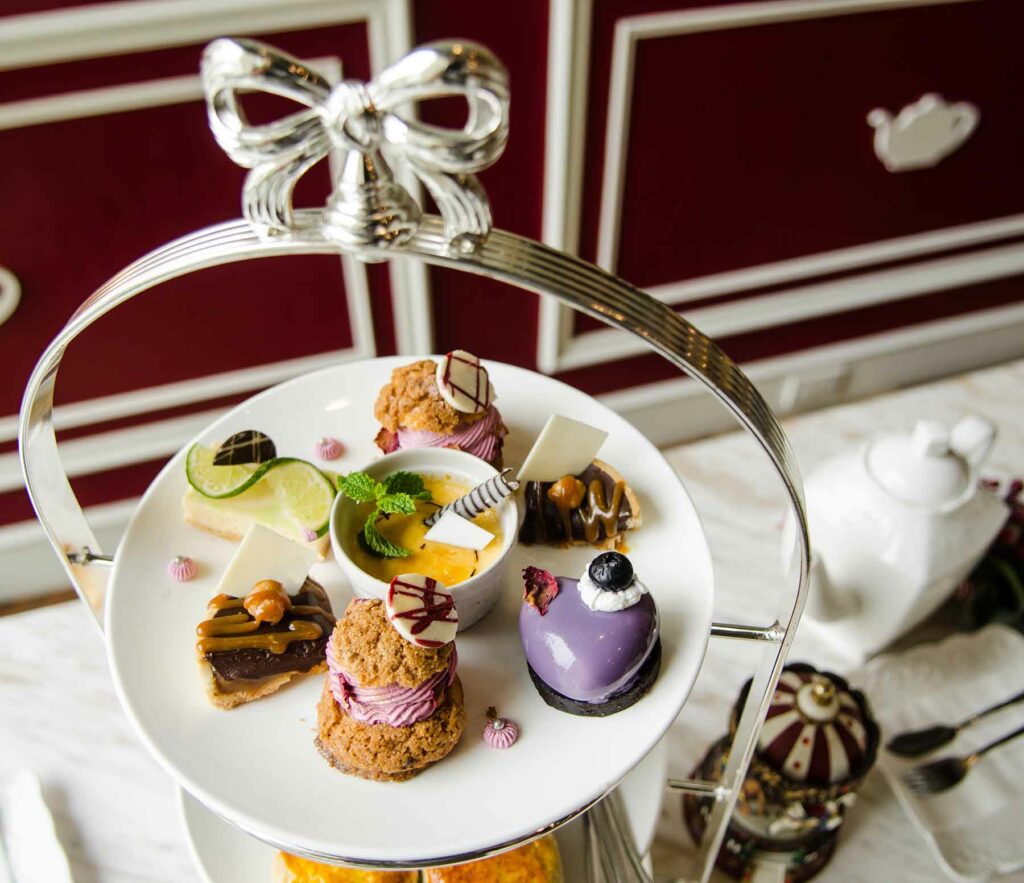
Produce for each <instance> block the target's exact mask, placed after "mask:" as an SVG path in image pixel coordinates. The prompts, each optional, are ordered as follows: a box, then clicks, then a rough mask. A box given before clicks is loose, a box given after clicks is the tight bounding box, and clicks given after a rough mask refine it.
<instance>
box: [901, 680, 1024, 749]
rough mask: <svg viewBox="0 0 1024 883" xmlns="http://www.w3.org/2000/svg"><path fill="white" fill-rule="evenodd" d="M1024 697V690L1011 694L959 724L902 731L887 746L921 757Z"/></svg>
mask: <svg viewBox="0 0 1024 883" xmlns="http://www.w3.org/2000/svg"><path fill="white" fill-rule="evenodd" d="M1022 699H1024V690H1022V691H1021V692H1020V693H1018V694H1017V695H1016V696H1011V697H1010V698H1009V699H1006V700H1004V701H1003V702H1000V703H999V704H998V705H993V706H991V707H989V708H986V709H984V710H983V711H979V712H978V713H977V714H975V715H972V716H971V717H969V718H967V719H966V720H963V721H961V722H960V723H958V724H954V725H952V726H951V725H949V724H936V725H935V726H933V727H925V728H923V729H920V730H911V731H910V732H907V733H900V734H899V735H898V736H893V738H892V739H890V740H889V743H888V744H887V745H886V746H885V747H886V748H888V749H889V751H891V752H892V753H893V754H898V755H899V756H900V757H920V756H921V755H922V754H927V753H928V752H929V751H934V750H935V749H936V748H941V747H942V746H943V745H948V744H949V743H950V742H952V741H953V739H955V738H956V734H957V733H959V732H960V731H961V730H963V729H966V728H967V727H969V726H971V725H972V724H974V723H975V722H977V721H979V720H981V719H982V718H983V717H985V716H986V715H989V714H992V712H994V711H999V709H1000V708H1006V707H1007V706H1008V705H1013V704H1014V703H1016V702H1020V701H1021V700H1022Z"/></svg>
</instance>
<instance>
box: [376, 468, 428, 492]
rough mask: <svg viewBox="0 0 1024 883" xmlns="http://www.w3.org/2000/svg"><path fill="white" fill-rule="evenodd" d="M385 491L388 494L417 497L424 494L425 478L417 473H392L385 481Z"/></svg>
mask: <svg viewBox="0 0 1024 883" xmlns="http://www.w3.org/2000/svg"><path fill="white" fill-rule="evenodd" d="M384 491H385V493H388V494H409V496H416V495H417V494H421V493H423V476H422V475H417V474H416V473H415V472H392V473H391V474H390V475H389V476H388V477H387V478H385V479H384Z"/></svg>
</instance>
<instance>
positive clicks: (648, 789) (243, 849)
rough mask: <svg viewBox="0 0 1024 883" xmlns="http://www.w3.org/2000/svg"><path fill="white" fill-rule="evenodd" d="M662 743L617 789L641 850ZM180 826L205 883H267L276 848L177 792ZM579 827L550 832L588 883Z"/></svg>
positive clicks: (649, 829)
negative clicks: (242, 881) (242, 882)
mask: <svg viewBox="0 0 1024 883" xmlns="http://www.w3.org/2000/svg"><path fill="white" fill-rule="evenodd" d="M665 761H666V746H665V742H664V740H662V741H661V742H659V743H658V744H657V745H656V746H655V747H654V750H653V751H651V753H650V754H648V755H647V757H645V758H644V759H643V760H642V761H641V762H640V764H639V765H638V766H637V767H636V768H635V769H633V770H632V772H630V774H629V775H628V776H626V778H625V779H623V781H622V783H621V784H620V785H619V793H620V794H621V795H622V801H623V804H624V805H625V807H626V815H627V816H628V817H629V824H630V827H631V828H632V829H633V836H634V839H635V841H636V843H637V844H638V846H639V848H640V852H646V851H647V850H648V849H650V846H651V843H652V842H653V841H654V830H655V827H656V826H657V824H658V813H659V810H660V809H661V798H662V794H663V791H664V787H665V768H666V763H665ZM178 798H179V806H180V809H181V817H182V822H183V824H184V826H185V832H186V835H187V837H188V844H189V849H190V850H191V852H192V858H193V860H194V861H195V863H196V867H197V868H198V869H199V873H200V876H201V877H202V879H203V881H204V883H237V881H239V880H245V881H246V883H264V881H267V883H269V881H270V879H271V874H270V871H271V866H272V864H273V861H274V855H275V854H276V853H277V850H276V849H275V848H274V847H272V846H268V845H267V844H266V843H261V842H260V841H259V840H257V839H256V838H254V837H251V836H250V835H248V834H246V833H245V831H243V830H242V829H241V828H236V827H235V826H234V825H231V824H229V823H228V822H225V821H224V819H222V818H220V817H218V816H217V815H215V814H214V813H212V812H210V810H208V809H207V808H206V807H205V806H203V805H202V804H201V803H200V802H199V801H198V800H196V799H195V798H194V797H192V796H191V795H190V794H188V793H187V792H185V791H182V790H179V791H178ZM583 837H584V833H583V824H582V821H581V820H579V819H577V820H576V821H573V822H570V823H569V824H568V825H563V826H562V827H561V828H559V829H558V831H556V832H555V838H556V839H557V840H558V848H559V852H561V854H562V868H563V870H564V872H565V873H564V876H565V879H566V880H569V881H572V883H581V881H584V880H586V879H587V870H586V861H585V853H584V842H583Z"/></svg>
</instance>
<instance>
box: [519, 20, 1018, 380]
mask: <svg viewBox="0 0 1024 883" xmlns="http://www.w3.org/2000/svg"><path fill="white" fill-rule="evenodd" d="M963 2H978V0H830V2H828V3H822V2H820V0H779V2H762V3H741V4H735V5H724V6H714V7H706V8H697V9H685V10H677V11H669V12H664V13H654V14H650V15H639V16H631V17H628V18H622V19H620V20H619V21H618V22H617V23H616V29H615V34H614V38H613V50H612V72H611V82H610V86H609V97H608V114H607V123H606V131H605V162H604V169H603V179H602V188H601V194H600V215H599V229H598V260H597V263H598V264H599V265H601V266H603V267H605V268H606V269H609V270H611V271H612V272H614V269H615V264H616V256H617V248H618V241H619V223H620V215H621V209H620V206H621V194H622V186H623V178H624V169H625V167H626V161H627V157H626V149H627V136H628V129H629V107H630V104H631V101H632V89H633V60H634V57H635V51H636V46H637V44H638V43H639V41H641V40H644V39H648V38H657V37H664V36H682V35H685V34H691V33H700V32H705V31H712V30H724V29H728V28H737V27H749V26H755V25H762V24H771V23H778V22H785V21H796V20H800V19H809V18H823V17H834V16H843V15H853V14H857V13H862V12H876V11H880V10H888V9H898V8H911V7H921V6H937V5H945V4H952V3H963ZM592 3H593V0H554V2H553V3H552V11H551V17H550V25H549V32H550V34H551V37H550V41H551V50H550V51H551V53H556V52H557V53H558V54H557V55H554V54H553V55H552V58H553V62H552V65H551V66H550V67H549V70H550V74H549V82H548V120H547V130H546V133H547V134H546V138H547V152H546V155H545V192H544V211H545V227H544V238H545V241H546V242H548V243H549V244H551V245H553V246H555V247H560V248H566V249H567V250H570V251H575V250H576V246H577V245H578V242H577V239H578V230H579V216H580V213H581V210H582V194H581V191H580V190H579V189H574V181H575V180H576V178H577V177H578V176H579V175H580V174H581V173H582V149H583V144H584V141H585V131H584V129H583V123H582V115H583V114H585V112H586V84H587V65H588V60H587V58H586V52H587V51H589V46H590V21H591V9H592ZM573 47H576V49H577V51H575V52H574V51H573ZM579 47H584V51H583V54H582V56H581V54H580V51H579ZM559 162H561V163H562V164H563V165H567V168H568V170H567V169H559V168H557V167H555V166H556V164H557V163H559ZM1022 233H1024V215H1015V216H1010V217H1007V218H999V219H996V220H993V221H984V222H979V223H975V224H967V225H963V226H958V227H953V228H948V229H946V230H937V231H929V232H926V233H921V234H916V235H913V236H906V237H900V238H897V239H891V240H886V241H881V242H874V243H869V244H865V245H860V246H853V247H850V248H844V249H839V250H836V251H832V252H825V253H820V254H812V255H806V256H802V257H800V258H796V259H792V260H785V261H778V262H774V263H770V264H763V265H759V266H753V267H745V268H742V269H739V270H735V271H731V272H727V273H720V274H715V275H711V276H705V277H700V278H696V279H689V280H682V281H679V282H672V283H666V284H663V285H658V286H654V287H652V288H651V289H650V293H651V294H653V295H654V296H655V297H657V298H658V299H659V300H662V301H663V302H665V303H668V304H671V305H673V306H677V305H681V304H685V303H687V302H690V301H693V300H696V299H699V298H704V297H712V296H716V295H719V294H729V293H736V292H742V291H745V290H750V289H754V288H759V287H764V286H768V285H786V284H788V283H796V282H800V281H802V280H809V279H812V278H814V277H815V276H820V275H824V274H830V273H837V272H849V271H850V270H858V269H865V270H866V269H870V268H871V267H872V266H874V265H877V264H879V263H883V262H889V261H903V260H908V259H912V258H918V257H922V256H926V255H929V254H936V253H939V252H942V251H947V250H949V249H953V248H959V247H967V246H976V245H982V244H985V243H988V242H995V241H998V240H999V239H1003V238H1008V237H1012V236H1018V235H1020V234H1022ZM962 260H964V261H972V262H973V264H972V267H971V269H969V270H967V271H965V274H964V275H965V276H967V277H970V278H969V280H968V281H982V280H984V279H991V278H998V277H999V276H1002V275H1008V274H1012V273H1016V272H1018V269H1017V258H1016V257H1012V256H1008V257H1006V259H1005V260H993V259H992V256H991V255H982V256H980V257H976V256H968V257H966V258H963V259H962ZM918 266H920V268H921V270H922V276H921V279H920V280H918V281H917V282H914V281H913V280H911V279H910V278H909V274H910V273H912V271H909V272H908V271H907V270H905V269H900V270H894V271H891V272H892V273H895V274H896V275H895V276H892V277H889V276H882V275H881V274H876V275H872V276H870V277H866V282H865V286H866V284H868V281H870V282H872V283H882V284H887V283H889V282H896V283H898V284H900V285H901V286H902V288H901V289H900V290H899V291H897V292H896V293H894V299H896V298H899V297H909V296H913V294H911V293H907V292H908V291H909V290H910V289H914V293H925V292H926V291H928V290H937V289H929V288H927V287H925V286H926V285H927V284H930V283H931V282H933V281H939V282H941V281H942V279H941V278H940V277H939V276H938V275H937V274H936V273H935V272H934V269H935V268H934V267H929V266H927V265H924V264H921V265H918ZM865 286H861V285H858V284H857V283H856V282H849V281H844V282H843V284H839V283H831V284H829V283H823V284H822V285H821V286H814V285H810V286H804V287H802V288H794V289H790V290H788V291H786V292H780V293H773V294H771V295H770V296H767V297H766V298H765V300H764V302H763V303H760V304H759V303H757V299H755V298H750V299H747V300H743V301H737V302H734V303H732V304H725V305H720V306H717V307H706V308H704V309H702V310H699V311H693V312H692V313H688V314H687V318H688V319H690V320H691V321H693V322H694V324H696V325H697V326H698V327H700V328H701V330H703V331H705V332H706V333H709V334H712V335H713V336H723V335H726V334H731V333H739V332H740V331H741V330H751V329H752V328H755V327H770V325H777V324H780V323H781V322H783V321H795V320H799V319H808V318H813V317H814V316H818V315H826V314H828V313H834V312H839V311H841V310H843V309H851V308H855V307H856V306H859V305H863V304H864V303H866V302H868V301H870V302H876V303H877V302H884V300H886V298H883V297H881V296H880V295H879V294H878V292H877V291H876V292H874V294H873V296H872V295H871V294H869V293H868V292H867V288H866V287H865ZM943 287H946V288H948V287H950V286H949V285H945V286H943ZM826 294H827V295H828V296H834V297H845V298H846V301H845V303H842V304H841V305H840V304H837V303H834V302H832V301H828V302H826V297H825V296H826ZM776 310H780V311H782V310H785V313H783V312H779V313H778V314H776V312H775V311H776ZM776 315H778V316H779V318H778V320H777V321H776V320H774V319H773V317H774V316H776ZM761 321H768V322H769V323H770V325H764V326H759V325H757V324H756V323H757V322H761ZM645 351H646V350H645V348H644V346H643V344H642V343H640V341H638V340H636V339H635V338H631V337H629V336H628V335H626V334H625V333H624V332H621V331H613V330H611V329H607V330H606V329H601V330H597V331H586V332H582V333H580V334H576V333H574V331H573V314H572V311H571V310H570V309H568V308H566V307H562V306H561V305H560V304H559V303H558V302H557V301H555V300H553V299H550V298H545V299H543V301H542V303H541V308H540V330H539V336H538V347H537V363H538V367H539V368H540V370H542V371H545V372H548V373H554V372H557V371H563V370H570V369H574V368H580V367H586V366H591V365H599V364H603V363H606V362H611V361H614V360H616V359H620V358H625V357H628V356H632V355H638V354H640V353H643V352H645Z"/></svg>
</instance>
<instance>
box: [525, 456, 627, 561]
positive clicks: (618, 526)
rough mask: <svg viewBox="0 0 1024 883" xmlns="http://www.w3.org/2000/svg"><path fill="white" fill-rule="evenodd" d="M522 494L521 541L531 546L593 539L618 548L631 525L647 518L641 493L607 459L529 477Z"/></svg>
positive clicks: (604, 546)
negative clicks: (573, 471) (556, 474)
mask: <svg viewBox="0 0 1024 883" xmlns="http://www.w3.org/2000/svg"><path fill="white" fill-rule="evenodd" d="M523 497H524V502H525V508H526V516H525V518H524V519H523V525H522V527H521V528H520V530H519V542H521V543H522V544H523V545H526V546H532V545H535V544H542V545H554V546H568V545H573V544H590V545H592V546H596V547H597V548H601V549H617V548H619V547H620V546H621V545H622V543H623V534H624V533H625V532H626V531H628V530H635V529H636V528H638V527H640V526H641V525H642V524H643V513H642V510H641V508H640V500H639V499H638V498H637V495H636V493H635V492H634V491H633V489H632V488H631V487H630V486H629V485H628V484H627V483H626V480H625V479H624V478H623V477H622V475H620V474H619V472H618V471H617V470H615V469H614V468H612V467H611V466H609V465H608V464H607V463H605V462H604V461H603V460H594V461H593V462H592V463H591V464H590V465H589V466H587V468H586V469H584V470H583V471H582V472H580V473H579V474H577V475H564V476H562V477H561V478H559V479H558V480H557V481H529V482H527V483H526V487H525V489H524V494H523Z"/></svg>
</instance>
